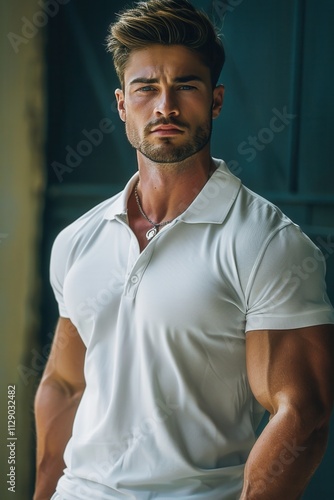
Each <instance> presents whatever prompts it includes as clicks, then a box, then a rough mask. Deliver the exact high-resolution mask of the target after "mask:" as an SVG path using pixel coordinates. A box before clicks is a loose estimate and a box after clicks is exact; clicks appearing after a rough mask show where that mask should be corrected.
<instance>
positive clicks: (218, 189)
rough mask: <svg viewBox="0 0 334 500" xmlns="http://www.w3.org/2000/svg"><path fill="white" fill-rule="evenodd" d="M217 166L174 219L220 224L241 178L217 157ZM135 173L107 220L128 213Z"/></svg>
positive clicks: (232, 201)
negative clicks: (196, 193) (192, 199)
mask: <svg viewBox="0 0 334 500" xmlns="http://www.w3.org/2000/svg"><path fill="white" fill-rule="evenodd" d="M214 162H215V164H216V166H217V169H216V170H215V172H214V173H213V175H212V176H211V177H210V179H209V180H208V182H207V183H206V184H205V186H204V187H203V189H202V190H201V191H200V193H199V194H198V195H197V196H196V198H195V199H194V201H193V202H192V203H191V204H190V205H189V207H188V208H187V209H186V210H185V211H184V212H183V213H182V214H181V215H179V216H178V217H176V219H175V220H182V221H183V222H186V223H189V224H195V223H205V222H207V223H212V224H221V223H222V222H223V221H224V219H225V217H226V216H227V214H228V212H229V210H230V208H231V207H232V205H233V203H234V200H235V199H236V197H237V195H238V192H239V189H240V186H241V181H240V179H238V178H237V177H235V176H234V175H233V174H231V172H230V171H229V169H228V167H227V165H226V163H225V162H224V161H222V160H217V159H214ZM138 177H139V174H138V172H136V173H135V174H134V175H133V176H132V177H131V179H130V180H129V182H128V183H127V185H126V186H125V188H124V190H123V191H122V192H121V193H120V194H119V195H118V197H117V198H116V199H115V200H114V201H113V203H112V204H111V205H110V206H109V207H108V209H107V210H106V212H105V214H104V219H108V220H112V219H115V218H116V217H117V216H120V215H125V214H126V213H127V201H128V199H129V196H130V194H131V192H132V190H133V188H134V186H135V184H136V182H137V180H138Z"/></svg>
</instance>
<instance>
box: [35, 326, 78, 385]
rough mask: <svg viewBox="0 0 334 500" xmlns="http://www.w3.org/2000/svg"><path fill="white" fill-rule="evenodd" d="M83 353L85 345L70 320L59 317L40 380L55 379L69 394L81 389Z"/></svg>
mask: <svg viewBox="0 0 334 500" xmlns="http://www.w3.org/2000/svg"><path fill="white" fill-rule="evenodd" d="M85 353H86V347H85V345H84V343H83V341H82V339H81V337H80V335H79V333H78V331H77V329H76V327H75V326H74V325H73V323H72V322H71V320H70V319H68V318H62V317H61V318H59V320H58V323H57V327H56V331H55V335H54V339H53V342H52V347H51V352H50V356H49V359H48V361H47V364H46V367H45V370H44V374H43V378H42V381H45V380H49V381H55V382H56V383H58V384H61V385H62V386H63V388H64V389H65V390H66V391H68V392H69V393H71V394H73V393H75V392H80V391H82V390H83V389H84V387H85V379H84V358H85Z"/></svg>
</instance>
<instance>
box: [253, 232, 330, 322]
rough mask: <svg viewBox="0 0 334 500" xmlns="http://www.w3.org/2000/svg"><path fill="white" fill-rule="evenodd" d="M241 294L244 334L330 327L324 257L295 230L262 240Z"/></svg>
mask: <svg viewBox="0 0 334 500" xmlns="http://www.w3.org/2000/svg"><path fill="white" fill-rule="evenodd" d="M245 293H246V301H247V314H246V331H250V330H269V329H271V330H273V329H276V330H279V329H293V328H302V327H306V326H314V325H319V324H328V323H334V312H333V307H332V306H331V304H330V302H329V299H328V297H327V293H326V284H325V260H324V257H323V254H322V253H321V251H320V250H319V248H318V247H316V246H315V245H314V244H313V243H312V241H311V240H310V239H309V238H308V237H307V236H306V235H305V234H304V233H302V231H301V230H300V228H299V227H298V226H296V225H294V224H289V225H287V226H285V227H283V228H282V229H280V230H278V231H277V232H276V233H275V234H274V235H272V236H271V237H270V238H269V239H268V240H267V242H266V244H265V245H264V246H263V249H262V252H260V254H259V255H258V258H257V261H256V263H255V265H254V267H253V270H252V272H251V275H250V278H249V282H248V285H247V289H246V292H245Z"/></svg>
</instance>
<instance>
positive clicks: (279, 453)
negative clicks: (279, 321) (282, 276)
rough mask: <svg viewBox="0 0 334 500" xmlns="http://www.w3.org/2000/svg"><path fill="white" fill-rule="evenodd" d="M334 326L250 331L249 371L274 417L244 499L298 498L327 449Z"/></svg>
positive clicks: (258, 447)
mask: <svg viewBox="0 0 334 500" xmlns="http://www.w3.org/2000/svg"><path fill="white" fill-rule="evenodd" d="M333 353H334V328H333V326H332V325H320V326H314V327H308V328H300V329H295V330H289V331H286V330H278V331H251V332H248V333H247V336H246V356H247V371H248V377H249V382H250V386H251V388H252V391H253V393H254V396H255V397H256V399H257V400H258V401H259V402H260V403H261V404H262V406H264V407H265V408H266V409H267V410H268V411H269V412H270V414H271V416H270V420H269V423H268V425H267V426H266V428H265V429H264V431H263V432H262V434H261V435H260V437H259V439H258V440H257V442H256V444H255V445H254V447H253V449H252V451H251V453H250V455H249V458H248V460H247V463H246V468H245V478H244V488H243V491H242V495H241V498H240V500H253V499H256V500H268V499H270V500H281V499H282V498H284V499H286V500H295V499H298V498H300V495H301V494H302V493H303V491H304V490H305V487H306V485H307V483H308V482H309V480H310V478H311V476H312V474H313V473H314V471H315V470H316V468H317V466H318V465H319V463H320V461H321V459H322V457H323V454H324V452H325V449H326V444H327V437H328V426H329V419H330V414H331V410H332V406H333V398H334V368H333V361H332V360H333Z"/></svg>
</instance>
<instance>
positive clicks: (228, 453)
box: [51, 160, 334, 500]
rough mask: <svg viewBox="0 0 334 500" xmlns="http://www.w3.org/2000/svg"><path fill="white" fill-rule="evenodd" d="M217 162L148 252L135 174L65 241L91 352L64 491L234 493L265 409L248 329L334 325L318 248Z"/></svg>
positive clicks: (62, 248)
mask: <svg viewBox="0 0 334 500" xmlns="http://www.w3.org/2000/svg"><path fill="white" fill-rule="evenodd" d="M215 162H216V166H217V170H216V171H215V173H214V174H213V175H212V177H211V178H210V179H209V181H208V182H207V184H206V185H205V186H204V188H203V189H202V191H201V192H200V193H199V195H198V196H197V197H196V199H195V200H194V201H193V203H192V204H191V205H190V206H189V207H188V209H187V210H186V211H185V212H184V213H183V214H182V215H181V216H179V217H177V218H176V219H175V220H174V221H173V222H172V223H170V224H168V225H166V226H164V227H163V228H161V230H160V231H159V233H158V234H157V235H156V236H155V237H154V238H153V239H152V240H151V241H150V243H149V244H148V245H147V247H146V248H145V249H144V250H143V251H142V252H140V249H139V245H138V241H137V239H136V237H135V235H134V234H133V232H132V231H131V229H130V228H129V226H128V222H127V200H128V197H129V195H130V193H131V192H132V190H133V188H134V186H135V183H136V181H137V179H138V174H136V175H135V176H134V177H133V178H132V179H131V180H130V181H129V183H128V184H127V186H126V188H125V190H124V191H123V192H121V193H119V194H118V195H116V196H114V197H113V198H111V199H109V200H107V201H105V202H103V203H102V204H100V205H98V206H97V207H95V208H94V209H92V210H90V211H89V212H88V213H87V214H85V215H84V216H82V217H81V218H80V219H78V220H77V221H75V222H74V223H73V224H71V225H70V226H68V227H67V228H66V229H65V230H64V231H62V232H61V233H60V235H59V236H58V237H57V239H56V241H55V243H54V246H53V251H52V259H51V283H52V286H53V289H54V292H55V295H56V298H57V301H58V303H59V311H60V315H61V316H63V317H68V318H70V319H71V321H72V322H73V323H74V325H75V326H76V327H77V329H78V332H79V334H80V336H81V337H82V340H83V342H84V343H85V345H86V347H87V354H86V359H85V377H86V384H87V385H86V390H85V392H84V395H83V397H82V400H81V402H80V405H79V408H78V411H77V415H76V417H75V422H74V428H73V435H72V437H71V439H70V441H69V443H68V445H67V448H66V452H65V461H66V465H67V468H66V470H65V473H64V475H63V476H62V477H61V479H60V480H59V483H58V487H57V492H58V493H59V494H60V495H61V498H64V499H71V500H73V499H87V498H94V499H110V498H115V499H122V498H124V499H125V498H126V499H136V500H137V499H141V500H148V499H151V498H159V499H164V500H167V499H174V498H181V499H191V500H196V499H205V500H222V499H223V500H235V499H237V498H238V496H239V495H240V492H241V489H242V481H243V469H244V465H245V462H246V460H247V457H248V454H249V452H250V450H251V448H252V446H253V444H254V442H255V429H256V427H257V425H258V423H259V421H260V419H261V417H262V415H263V413H264V410H263V408H262V407H260V405H259V404H258V403H257V402H256V400H255V399H254V397H253V395H252V393H251V391H250V388H249V385H248V380H247V372H246V364H245V332H246V331H249V330H257V329H290V328H291V329H292V328H299V327H304V326H311V325H315V324H322V323H334V315H333V309H332V307H331V305H330V303H329V301H328V299H327V296H326V292H325V284H324V262H323V258H322V255H321V253H320V251H319V250H318V249H317V248H316V247H315V246H314V245H313V243H312V242H311V241H310V240H309V239H308V238H307V237H306V236H305V235H304V234H303V233H302V232H301V231H300V229H299V227H298V226H296V225H295V224H293V223H292V222H291V221H290V220H289V219H288V218H287V217H286V216H285V215H284V214H282V212H281V211H280V210H279V209H278V208H277V207H275V206H273V205H272V204H270V203H269V202H267V201H266V200H264V199H263V198H261V197H260V196H258V195H256V194H254V193H252V192H251V191H249V190H248V189H247V188H245V187H244V186H243V185H242V184H241V182H240V180H239V179H237V178H236V177H235V176H233V175H232V174H231V173H230V172H229V170H228V168H227V166H226V164H225V163H224V162H223V161H220V160H215ZM310 258H312V259H313V260H314V262H316V264H317V265H316V266H313V268H312V269H313V270H312V271H310V272H309V273H308V276H307V279H302V278H301V277H300V276H299V275H298V273H295V272H294V270H295V269H297V268H298V266H300V265H301V264H302V263H303V262H305V260H304V259H310ZM296 266H297V267H296Z"/></svg>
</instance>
